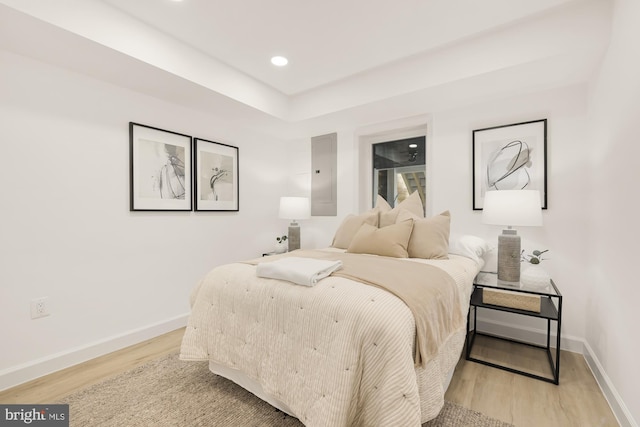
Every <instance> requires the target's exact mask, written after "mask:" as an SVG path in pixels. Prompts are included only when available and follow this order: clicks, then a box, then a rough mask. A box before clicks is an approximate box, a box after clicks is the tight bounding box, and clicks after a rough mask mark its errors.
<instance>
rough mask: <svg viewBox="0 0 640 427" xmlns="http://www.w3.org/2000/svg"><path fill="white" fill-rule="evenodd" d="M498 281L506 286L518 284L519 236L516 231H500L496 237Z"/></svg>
mask: <svg viewBox="0 0 640 427" xmlns="http://www.w3.org/2000/svg"><path fill="white" fill-rule="evenodd" d="M498 280H499V281H500V282H503V283H506V284H518V283H519V282H520V236H518V234H517V233H516V230H511V229H508V230H502V234H501V235H499V236H498Z"/></svg>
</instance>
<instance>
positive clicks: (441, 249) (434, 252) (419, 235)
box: [408, 211, 451, 259]
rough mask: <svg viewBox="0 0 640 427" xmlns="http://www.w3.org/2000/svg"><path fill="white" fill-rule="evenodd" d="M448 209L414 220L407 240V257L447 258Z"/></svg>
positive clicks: (449, 220) (449, 223)
mask: <svg viewBox="0 0 640 427" xmlns="http://www.w3.org/2000/svg"><path fill="white" fill-rule="evenodd" d="M450 225H451V215H450V214H449V211H445V212H442V213H441V214H440V215H436V216H433V217H431V218H425V219H420V220H417V221H415V222H414V224H413V231H412V232H411V239H410V240H409V247H408V252H409V257H410V258H425V259H449V255H448V254H449V228H450Z"/></svg>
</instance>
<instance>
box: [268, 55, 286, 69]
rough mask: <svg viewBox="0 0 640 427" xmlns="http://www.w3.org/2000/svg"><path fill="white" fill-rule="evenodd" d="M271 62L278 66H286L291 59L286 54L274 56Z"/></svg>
mask: <svg viewBox="0 0 640 427" xmlns="http://www.w3.org/2000/svg"><path fill="white" fill-rule="evenodd" d="M271 63H272V64H273V65H275V66H277V67H284V66H285V65H287V64H288V63H289V60H288V59H287V58H285V57H284V56H274V57H273V58H271Z"/></svg>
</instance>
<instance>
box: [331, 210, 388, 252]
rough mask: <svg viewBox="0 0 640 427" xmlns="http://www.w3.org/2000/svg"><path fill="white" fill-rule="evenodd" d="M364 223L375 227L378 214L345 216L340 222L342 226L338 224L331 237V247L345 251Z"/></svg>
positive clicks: (368, 213)
mask: <svg viewBox="0 0 640 427" xmlns="http://www.w3.org/2000/svg"><path fill="white" fill-rule="evenodd" d="M365 223H366V224H371V225H373V226H375V227H377V226H378V213H377V212H376V213H370V212H366V213H363V214H361V215H353V214H350V215H347V217H346V218H345V219H344V220H343V221H342V224H340V227H338V230H337V231H336V234H335V236H333V243H331V246H332V247H334V248H340V249H347V248H348V247H349V244H350V243H351V239H353V236H355V234H356V233H357V232H358V230H359V229H360V226H362V224H365Z"/></svg>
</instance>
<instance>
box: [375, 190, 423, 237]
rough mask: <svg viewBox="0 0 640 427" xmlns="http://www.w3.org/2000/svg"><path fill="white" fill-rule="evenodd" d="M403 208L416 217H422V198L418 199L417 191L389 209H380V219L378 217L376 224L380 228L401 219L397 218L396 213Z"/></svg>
mask: <svg viewBox="0 0 640 427" xmlns="http://www.w3.org/2000/svg"><path fill="white" fill-rule="evenodd" d="M403 210H406V211H409V212H411V213H412V214H413V215H415V216H416V217H418V218H424V207H423V206H422V199H420V194H419V193H418V192H417V191H414V192H413V193H411V195H410V196H409V197H407V198H406V199H404V200H403V201H402V202H400V204H399V205H398V206H396V207H395V208H393V209H391V210H390V211H381V212H380V219H378V226H379V227H380V228H382V227H387V226H389V225H391V224H395V223H396V222H400V221H402V220H401V219H399V218H398V214H399V213H400V212H401V211H403Z"/></svg>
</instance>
